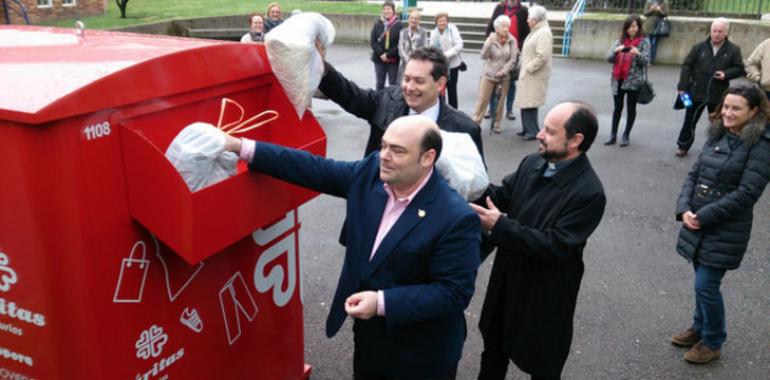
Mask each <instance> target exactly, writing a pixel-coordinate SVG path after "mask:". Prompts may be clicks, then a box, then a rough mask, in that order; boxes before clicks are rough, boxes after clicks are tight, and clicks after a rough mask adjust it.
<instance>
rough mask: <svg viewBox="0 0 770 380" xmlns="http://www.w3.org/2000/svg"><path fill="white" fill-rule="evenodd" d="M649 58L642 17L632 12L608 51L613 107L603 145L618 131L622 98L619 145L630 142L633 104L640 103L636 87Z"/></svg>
mask: <svg viewBox="0 0 770 380" xmlns="http://www.w3.org/2000/svg"><path fill="white" fill-rule="evenodd" d="M649 60H650V42H649V41H648V40H647V39H646V38H645V37H644V32H643V31H642V20H641V19H640V18H639V16H637V15H631V16H628V17H627V18H626V21H625V22H623V30H622V32H621V35H620V38H619V39H618V40H617V41H615V43H614V44H613V45H612V47H611V48H610V50H609V51H608V52H607V61H608V62H610V63H612V64H613V65H612V79H611V81H610V86H611V88H612V97H613V101H614V104H615V109H614V110H613V112H612V131H611V132H610V138H609V139H607V141H605V142H604V145H613V144H615V142H616V138H617V134H618V125H619V124H620V116H621V114H622V113H623V98H627V102H626V104H627V106H628V110H627V111H626V129H625V131H623V136H622V137H621V138H620V146H621V147H624V146H628V144H630V143H631V136H630V135H631V129H632V128H633V127H634V121H635V120H636V104H637V103H638V102H639V89H640V88H641V87H642V83H643V81H644V80H645V78H644V76H645V70H646V69H647V63H648V62H649Z"/></svg>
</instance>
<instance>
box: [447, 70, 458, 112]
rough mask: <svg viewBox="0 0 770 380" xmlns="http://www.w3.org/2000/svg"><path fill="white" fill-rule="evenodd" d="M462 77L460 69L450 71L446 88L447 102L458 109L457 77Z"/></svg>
mask: <svg viewBox="0 0 770 380" xmlns="http://www.w3.org/2000/svg"><path fill="white" fill-rule="evenodd" d="M459 75H460V68H459V67H458V68H454V69H449V82H448V83H447V86H446V92H447V102H448V103H449V105H450V106H452V107H454V108H455V109H457V77H458V76H459Z"/></svg>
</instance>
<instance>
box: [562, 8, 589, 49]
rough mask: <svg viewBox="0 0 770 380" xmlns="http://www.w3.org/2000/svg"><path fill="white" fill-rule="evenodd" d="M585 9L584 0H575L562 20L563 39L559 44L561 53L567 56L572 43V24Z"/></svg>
mask: <svg viewBox="0 0 770 380" xmlns="http://www.w3.org/2000/svg"><path fill="white" fill-rule="evenodd" d="M585 10H586V2H585V0H577V1H576V2H575V5H573V6H572V10H570V11H569V13H567V17H566V19H565V20H564V39H563V40H562V45H561V54H562V55H564V56H567V57H569V49H570V45H572V25H573V24H574V22H575V20H576V19H578V18H579V17H580V16H582V15H583V13H584V12H585Z"/></svg>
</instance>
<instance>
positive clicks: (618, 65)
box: [612, 36, 642, 80]
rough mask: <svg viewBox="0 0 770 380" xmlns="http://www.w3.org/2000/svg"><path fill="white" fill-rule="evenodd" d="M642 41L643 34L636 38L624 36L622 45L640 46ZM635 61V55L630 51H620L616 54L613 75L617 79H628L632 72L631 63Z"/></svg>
mask: <svg viewBox="0 0 770 380" xmlns="http://www.w3.org/2000/svg"><path fill="white" fill-rule="evenodd" d="M640 43H642V36H638V37H635V38H634V39H628V38H624V39H623V43H622V45H623V46H625V47H628V48H630V47H638V46H639V44H640ZM633 63H634V55H633V54H631V52H630V51H620V52H618V53H616V55H615V65H614V66H613V67H612V77H613V78H615V80H626V79H627V78H628V73H629V72H631V64H633Z"/></svg>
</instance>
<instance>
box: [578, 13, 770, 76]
mask: <svg viewBox="0 0 770 380" xmlns="http://www.w3.org/2000/svg"><path fill="white" fill-rule="evenodd" d="M670 20H671V36H670V37H669V38H665V39H662V40H659V41H658V51H657V58H656V62H658V63H669V64H681V63H682V61H684V58H685V57H686V56H687V53H688V52H689V51H690V48H691V47H692V46H693V45H694V44H695V43H696V42H700V41H704V40H705V39H706V38H707V37H708V35H709V29H710V27H711V22H710V21H709V20H703V19H695V18H677V17H671V18H670ZM622 26H623V21H622V20H606V19H591V18H583V19H580V20H577V21H576V22H575V27H574V30H573V33H572V36H573V37H572V47H571V49H570V57H574V58H590V59H604V57H605V55H606V54H607V50H608V49H609V48H610V47H611V46H612V44H613V42H615V40H616V39H618V38H619V37H620V29H621V28H622ZM767 38H770V23H768V22H761V21H743V20H740V21H733V22H732V23H731V24H730V40H731V41H732V42H734V43H736V44H738V45H739V46H741V51H742V52H743V57H744V58H747V57H748V56H749V54H751V52H752V51H754V48H755V47H756V46H757V45H759V43H760V42H762V41H764V40H765V39H767Z"/></svg>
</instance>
